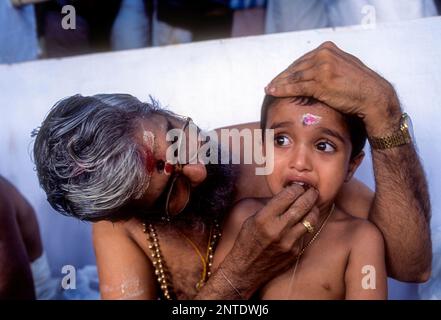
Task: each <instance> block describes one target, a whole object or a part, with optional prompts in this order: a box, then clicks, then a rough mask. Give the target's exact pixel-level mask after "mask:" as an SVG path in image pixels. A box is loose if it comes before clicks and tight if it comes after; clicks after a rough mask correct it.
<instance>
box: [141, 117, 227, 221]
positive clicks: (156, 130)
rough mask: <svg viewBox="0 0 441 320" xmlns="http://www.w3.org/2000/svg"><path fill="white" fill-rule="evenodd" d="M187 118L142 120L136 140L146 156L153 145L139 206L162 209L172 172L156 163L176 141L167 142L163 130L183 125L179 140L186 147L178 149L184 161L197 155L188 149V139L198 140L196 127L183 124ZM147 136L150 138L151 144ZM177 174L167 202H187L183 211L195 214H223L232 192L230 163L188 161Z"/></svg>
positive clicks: (192, 142) (179, 127)
mask: <svg viewBox="0 0 441 320" xmlns="http://www.w3.org/2000/svg"><path fill="white" fill-rule="evenodd" d="M187 121H188V120H186V119H184V118H182V117H178V116H173V115H162V114H156V115H154V116H152V117H150V118H149V119H144V120H142V122H141V127H140V132H139V134H138V140H139V141H141V143H143V146H144V148H145V150H146V157H148V156H149V155H148V152H149V151H148V150H149V148H150V149H152V148H151V146H152V144H153V149H152V150H153V152H152V155H151V156H152V157H151V158H153V159H154V165H153V170H152V171H150V170H149V172H151V179H150V184H149V187H148V189H147V191H146V193H145V194H144V196H143V197H142V199H140V201H141V205H142V207H143V208H150V209H151V208H153V209H154V210H153V211H156V210H158V209H159V210H161V211H163V209H164V208H165V202H166V198H167V197H166V196H167V194H168V192H169V190H170V187H171V182H172V179H173V173H167V172H166V170H164V168H163V167H161V166H158V164H159V163H161V162H162V163H164V162H166V161H167V160H170V159H167V156H168V155H167V150H168V149H169V148H170V147H171V146H172V145H173V144H176V143H177V142H176V141H167V138H166V137H167V133H168V132H170V130H173V129H179V131H178V132H182V131H180V130H181V129H182V128H184V127H185V130H184V131H183V133H184V134H185V136H184V137H183V138H184V139H183V140H184V141H185V146H186V148H183V149H182V150H183V151H184V153H185V158H186V159H187V162H188V160H190V159H192V158H193V157H192V155H193V156H194V155H195V154H197V149H196V150H195V148H193V149H192V148H191V147H190V146H194V144H195V142H194V141H190V140H191V139H198V135H197V134H198V133H199V129H198V128H197V127H196V126H195V125H194V124H191V125H190V126H185V124H186V122H187ZM191 130H194V131H197V132H196V134H195V132H194V131H193V132H190V131H191ZM145 137H147V138H145ZM149 137H150V138H149ZM151 137H154V142H153V143H152V141H151V140H152V138H151ZM196 144H197V142H196ZM195 151H196V153H195ZM218 151H219V150H218ZM219 152H220V151H219ZM175 155H176V154H175ZM180 155H181V153H180ZM190 161H191V160H190ZM147 162H148V161H147ZM148 166H149V167H151V164H149V163H148ZM149 169H150V168H149ZM146 170H147V169H146ZM180 175H181V176H183V177H180V178H179V179H177V180H176V182H175V184H174V186H173V192H172V193H171V194H172V195H173V196H172V197H173V201H171V202H169V204H170V203H174V204H176V206H177V207H185V205H186V203H187V202H188V201H189V203H188V206H187V207H186V209H187V211H188V210H192V211H200V212H196V213H197V214H199V213H201V214H204V215H208V218H209V217H210V213H211V214H223V213H224V211H225V210H226V207H228V206H229V205H230V203H229V202H230V200H231V199H230V198H232V195H233V187H234V178H235V171H234V169H233V168H232V166H231V165H223V164H207V165H204V164H202V163H197V162H196V163H195V162H192V161H191V163H190V164H186V165H184V166H183V167H182V171H181V172H180ZM185 180H188V182H189V184H188V183H186V182H187V181H185ZM189 185H190V193H189V187H188V186H189ZM189 194H190V199H189ZM146 211H148V209H146Z"/></svg>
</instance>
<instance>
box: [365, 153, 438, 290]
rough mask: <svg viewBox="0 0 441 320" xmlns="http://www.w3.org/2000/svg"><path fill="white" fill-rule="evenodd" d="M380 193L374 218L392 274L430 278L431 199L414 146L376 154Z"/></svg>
mask: <svg viewBox="0 0 441 320" xmlns="http://www.w3.org/2000/svg"><path fill="white" fill-rule="evenodd" d="M372 158H373V163H374V168H375V181H376V192H375V198H374V203H373V206H372V208H371V212H370V219H371V220H372V221H373V222H374V223H375V224H376V225H377V226H378V228H380V230H381V231H382V232H383V235H384V238H385V242H386V262H387V267H388V274H389V276H391V277H393V278H396V279H397V280H401V281H412V282H413V281H415V282H422V281H426V280H427V279H428V278H429V276H430V268H431V258H432V251H431V240H430V200H429V194H428V188H427V183H426V179H425V176H424V171H423V169H422V166H421V164H420V161H419V159H418V155H417V153H416V152H415V149H414V147H413V146H411V145H405V146H401V147H396V148H393V149H390V150H382V151H380V150H375V151H373V153H372Z"/></svg>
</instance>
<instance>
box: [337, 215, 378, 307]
mask: <svg viewBox="0 0 441 320" xmlns="http://www.w3.org/2000/svg"><path fill="white" fill-rule="evenodd" d="M358 224H359V225H358V226H357V227H356V230H355V231H354V233H355V234H354V237H353V245H352V248H351V252H350V255H349V261H348V265H347V267H346V274H345V283H346V299H387V275H386V266H385V257H384V241H383V236H382V234H381V232H380V231H379V230H378V229H377V228H376V227H375V226H374V225H373V224H372V223H370V222H368V221H359V222H358Z"/></svg>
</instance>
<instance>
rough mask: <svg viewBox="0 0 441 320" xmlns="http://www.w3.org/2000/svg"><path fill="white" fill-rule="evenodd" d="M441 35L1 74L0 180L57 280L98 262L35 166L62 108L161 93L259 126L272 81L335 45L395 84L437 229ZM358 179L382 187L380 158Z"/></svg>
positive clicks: (437, 29)
mask: <svg viewBox="0 0 441 320" xmlns="http://www.w3.org/2000/svg"><path fill="white" fill-rule="evenodd" d="M440 36H441V18H426V19H422V20H415V21H408V22H401V23H392V24H385V25H377V27H376V28H374V29H363V28H362V27H352V28H337V29H322V30H312V31H302V32H292V33H281V34H273V35H265V36H257V37H249V38H237V39H230V40H217V41H209V42H201V43H193V44H186V45H179V46H169V47H157V48H151V49H140V50H131V51H121V52H115V53H104V54H96V55H86V56H81V57H74V58H66V59H54V60H44V61H36V62H27V63H21V64H14V65H0V174H2V175H4V176H5V177H6V178H8V179H10V180H11V181H12V182H13V183H14V184H15V185H16V186H17V187H18V188H19V189H20V190H21V192H22V193H24V194H25V195H26V197H27V198H28V199H29V200H30V202H31V203H32V205H33V206H34V207H35V209H36V210H37V213H38V218H39V222H40V228H41V232H42V237H43V241H44V246H45V248H46V251H47V254H48V257H49V261H50V264H51V267H52V270H53V272H54V273H55V274H56V275H58V276H60V275H61V267H62V266H63V265H66V264H72V265H74V266H76V267H78V268H79V267H81V266H83V265H84V264H89V263H94V255H93V249H92V245H91V236H90V226H89V225H88V224H86V223H81V222H78V221H75V220H73V219H70V218H65V217H62V216H61V215H59V214H56V213H55V212H54V211H53V210H52V209H51V208H50V206H49V205H48V204H47V203H46V200H45V195H44V193H43V192H42V191H41V189H40V188H39V186H38V182H37V178H36V174H35V171H34V165H33V164H32V162H31V158H30V151H31V150H32V139H31V138H30V132H31V131H32V129H33V128H35V127H37V126H38V125H39V124H40V123H41V121H42V120H43V118H44V116H45V115H46V114H47V112H48V110H49V108H50V107H51V106H52V105H53V104H54V103H55V102H56V101H57V100H59V99H61V98H63V97H66V96H69V95H73V94H76V93H81V94H83V95H91V94H96V93H115V92H124V93H130V94H133V95H135V96H137V97H139V98H140V99H141V100H147V99H148V95H149V94H152V95H153V96H154V97H156V98H158V99H159V100H160V101H161V102H162V103H163V104H164V105H168V106H170V108H171V109H172V110H174V111H175V112H177V113H181V114H185V115H188V116H191V117H192V118H193V119H194V120H195V122H196V123H198V124H199V125H201V126H202V127H203V128H205V129H210V128H215V127H219V126H224V125H231V124H234V123H241V122H248V121H255V120H258V119H259V112H260V103H261V101H262V97H263V87H264V86H265V85H266V84H267V82H268V81H269V80H270V79H271V78H272V77H273V76H275V75H276V74H277V73H278V72H280V71H281V70H282V69H284V68H285V67H286V66H287V65H288V64H290V63H291V62H292V61H293V60H294V59H295V58H298V57H299V56H301V55H302V54H304V53H305V52H307V51H309V50H311V49H313V48H315V47H316V46H318V45H319V44H320V43H322V42H323V41H325V40H332V41H334V42H335V43H336V44H337V45H338V46H340V47H341V48H342V49H344V50H346V51H348V52H350V53H352V54H354V55H356V56H358V57H359V58H360V59H361V60H363V61H364V62H365V63H366V64H367V65H368V66H370V67H371V68H373V69H374V70H377V71H378V72H380V73H381V74H382V75H383V76H384V77H385V78H387V79H389V80H390V81H391V82H392V83H393V84H394V85H395V87H396V89H397V91H398V94H399V96H400V98H401V101H402V103H403V107H404V110H405V111H407V112H408V113H409V114H410V115H411V116H412V118H413V122H414V127H415V133H416V138H417V144H418V149H419V152H420V155H421V157H422V159H423V163H424V167H425V170H426V173H427V177H428V180H429V185H430V191H431V195H432V197H431V200H432V207H433V225H434V226H435V225H440V222H441V215H440V213H439V210H440V208H441V200H440V198H439V197H436V194H437V193H439V192H440V191H441V173H440V171H439V170H437V167H438V166H439V164H440V160H441V143H439V140H440V136H441V125H440V117H439V115H440V113H439V110H440V102H439V101H440V100H439V90H440V88H441V61H440V57H441V41H440V40H441V39H440ZM357 176H358V177H359V178H361V179H362V180H363V181H364V182H365V183H367V184H368V185H369V186H370V187H374V183H373V177H372V170H371V163H370V157H367V159H366V160H365V162H364V164H363V165H362V167H361V169H360V170H359V172H358V173H357ZM438 238H439V237H438ZM439 245H440V244H439V243H434V247H439ZM415 289H416V287H415V286H412V285H401V284H397V283H392V285H391V290H390V294H391V298H413V297H416V295H415V294H416V290H415Z"/></svg>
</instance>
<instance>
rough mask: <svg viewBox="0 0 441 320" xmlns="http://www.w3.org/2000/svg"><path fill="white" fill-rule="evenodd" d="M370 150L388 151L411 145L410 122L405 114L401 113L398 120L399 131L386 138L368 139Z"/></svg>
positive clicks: (411, 129)
mask: <svg viewBox="0 0 441 320" xmlns="http://www.w3.org/2000/svg"><path fill="white" fill-rule="evenodd" d="M368 139H369V143H370V145H371V148H373V149H377V150H384V149H390V148H394V147H398V146H402V145H404V144H409V143H412V141H413V140H414V139H413V128H412V121H411V120H410V117H409V115H408V114H407V113H403V114H402V115H401V119H400V129H399V130H398V131H397V132H395V133H394V134H392V135H390V136H387V137H369V138H368Z"/></svg>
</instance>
